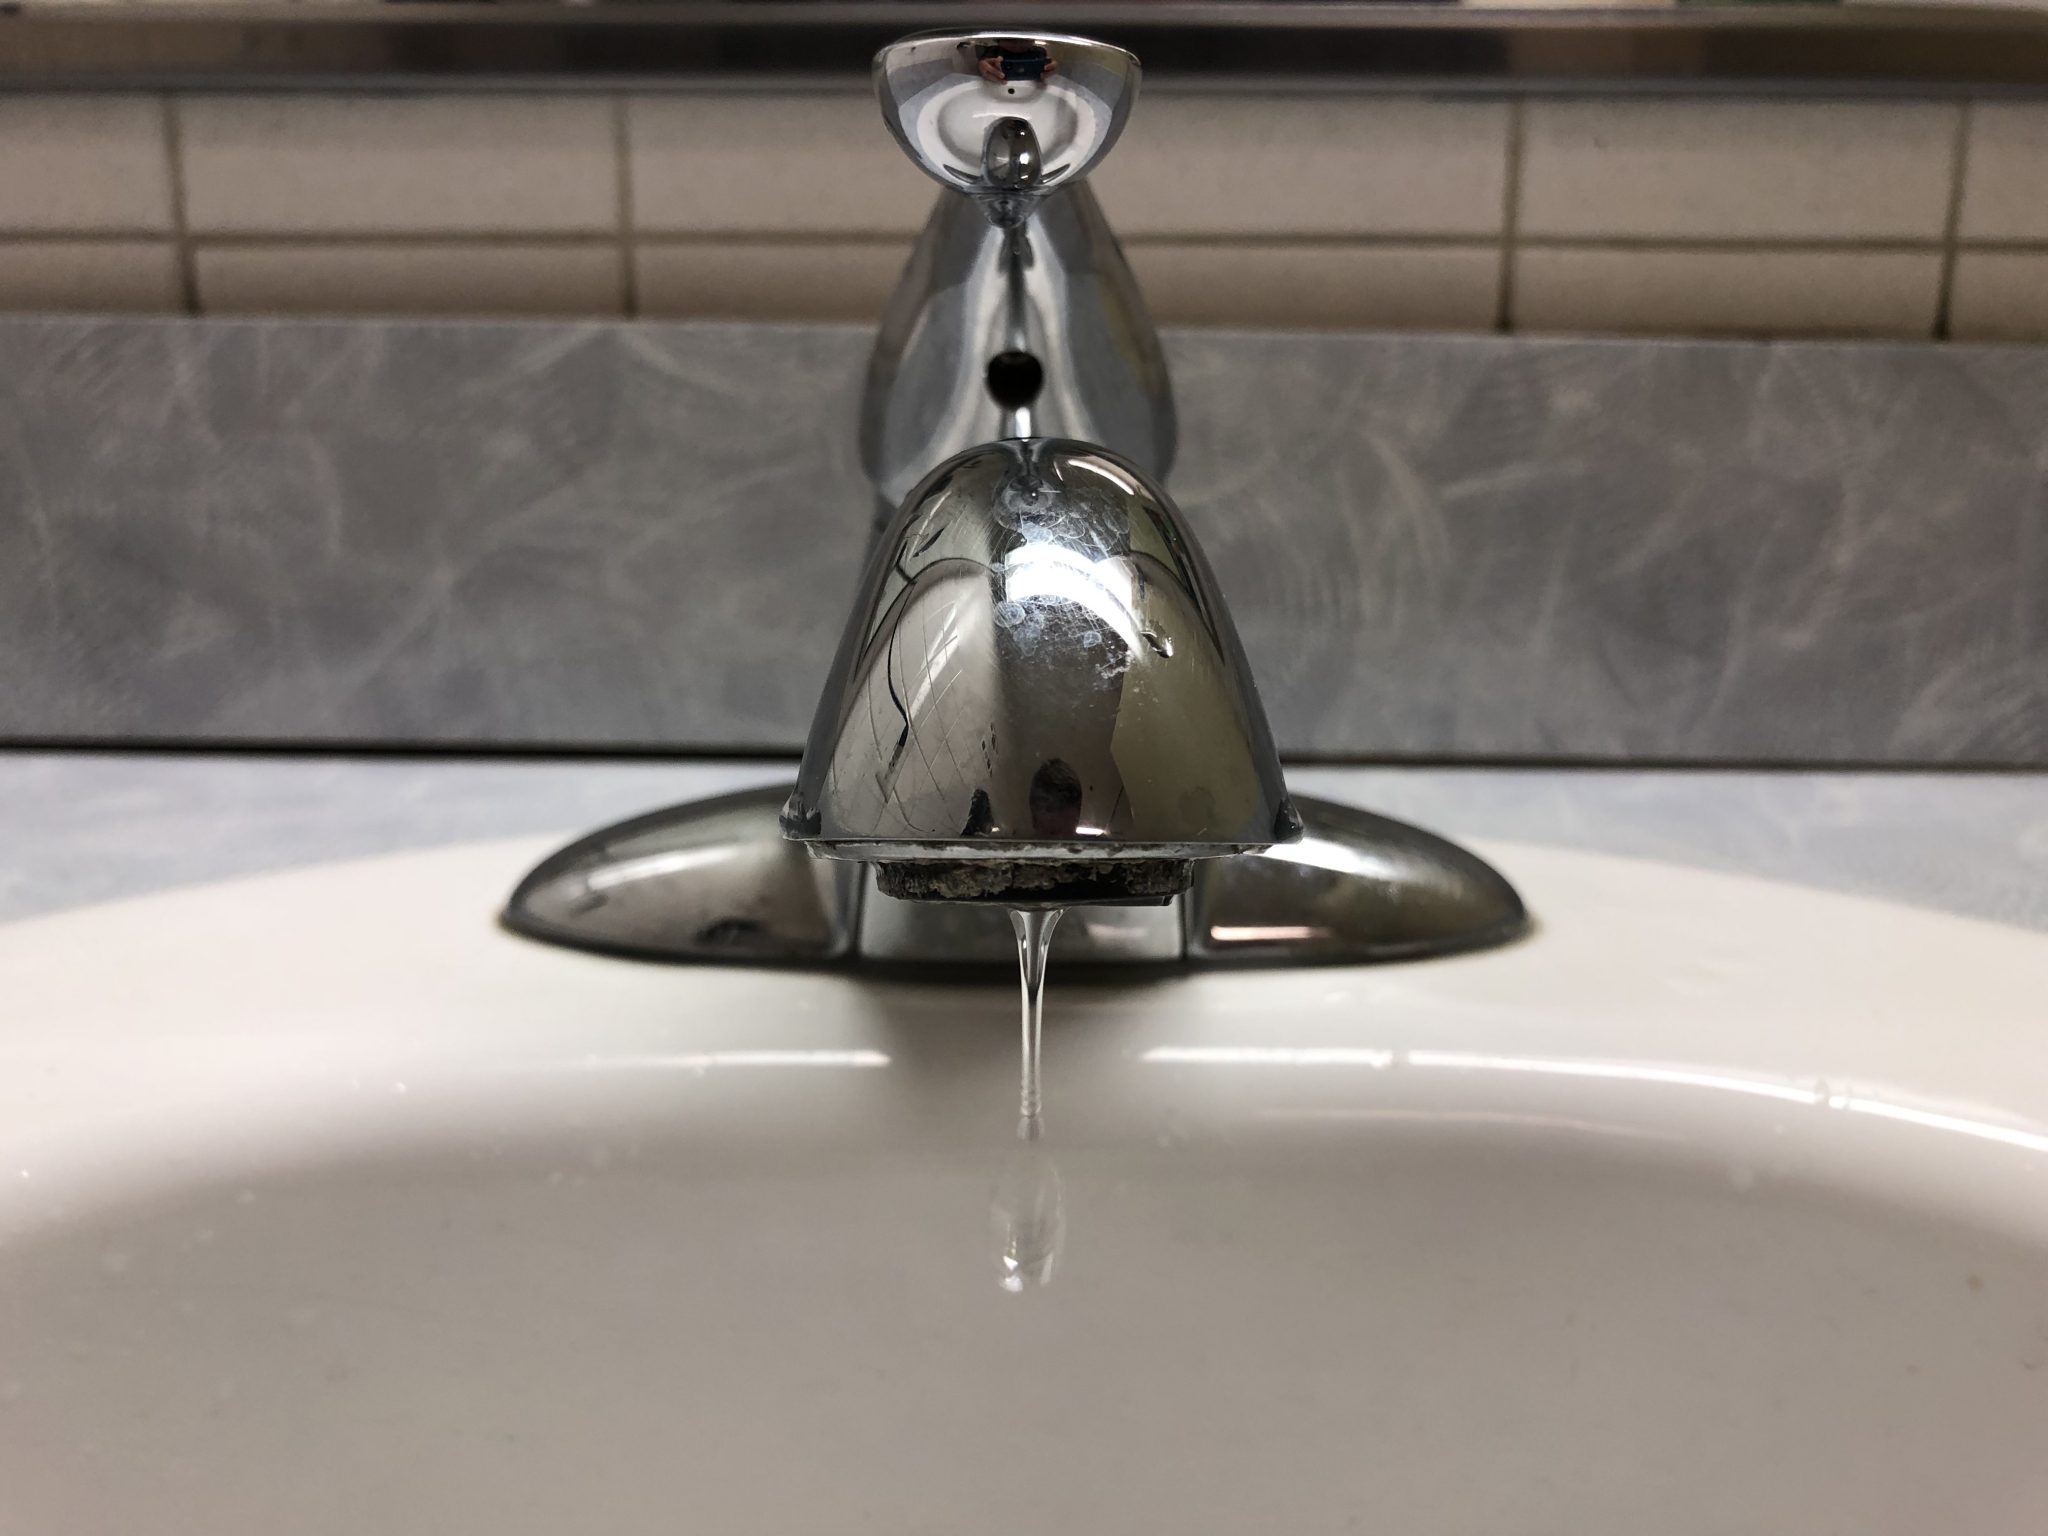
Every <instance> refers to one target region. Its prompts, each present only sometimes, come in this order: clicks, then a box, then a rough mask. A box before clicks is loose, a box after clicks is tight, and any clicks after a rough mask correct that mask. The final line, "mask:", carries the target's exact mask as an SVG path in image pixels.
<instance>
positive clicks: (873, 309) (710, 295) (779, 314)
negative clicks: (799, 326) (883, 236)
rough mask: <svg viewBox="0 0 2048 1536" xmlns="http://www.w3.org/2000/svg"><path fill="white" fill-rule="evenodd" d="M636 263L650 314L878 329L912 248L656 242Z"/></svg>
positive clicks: (643, 248)
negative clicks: (843, 324) (855, 323)
mask: <svg viewBox="0 0 2048 1536" xmlns="http://www.w3.org/2000/svg"><path fill="white" fill-rule="evenodd" d="M633 259H634V275H635V284H636V287H637V289H638V292H639V301H640V313H642V314H644V315H660V316H666V317H677V318H684V317H686V318H690V319H710V320H848V321H859V322H865V323H867V324H873V323H875V322H876V321H878V320H880V319H881V316H882V306H883V304H884V303H886V302H887V300H888V297H889V294H890V292H891V290H893V289H894V288H895V286H896V280H897V278H898V277H900V276H901V275H902V273H903V266H904V263H905V262H906V261H908V260H909V259H910V242H909V240H908V239H903V240H817V241H808V240H807V241H766V240H730V241H728V240H715V241H697V240H688V241H675V242H670V241H657V242H649V243H644V244H642V245H640V246H639V247H638V248H637V249H636V250H635V251H634V257H633Z"/></svg>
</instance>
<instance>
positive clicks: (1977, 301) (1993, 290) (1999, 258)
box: [1948, 250, 2048, 341]
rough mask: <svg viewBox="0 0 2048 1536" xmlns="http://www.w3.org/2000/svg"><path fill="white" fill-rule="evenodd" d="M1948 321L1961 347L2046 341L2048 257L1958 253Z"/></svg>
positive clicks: (2035, 253)
mask: <svg viewBox="0 0 2048 1536" xmlns="http://www.w3.org/2000/svg"><path fill="white" fill-rule="evenodd" d="M1948 318H1949V334H1950V335H1951V336H1953V337H1955V339H1956V340H1958V341H2048V252H2042V251H1970V250H1965V251H1961V252H1959V253H1958V254H1957V256H1956V275H1955V292H1954V293H1953V294H1952V295H1951V296H1950V299H1949V317H1948Z"/></svg>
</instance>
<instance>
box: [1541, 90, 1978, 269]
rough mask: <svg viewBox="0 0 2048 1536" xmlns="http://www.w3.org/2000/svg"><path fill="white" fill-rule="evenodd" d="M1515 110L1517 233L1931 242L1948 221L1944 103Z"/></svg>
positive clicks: (1950, 129)
mask: <svg viewBox="0 0 2048 1536" xmlns="http://www.w3.org/2000/svg"><path fill="white" fill-rule="evenodd" d="M1524 111H1525V114H1526V116H1525V118H1524V124H1523V138H1522V177H1521V180H1522V186H1521V205H1520V210H1519V217H1518V227H1519V229H1520V232H1521V233H1522V234H1524V235H1534V236H1581V237H1583V236H1620V237H1634V238H1642V239H1702V240H1704V239H1811V240H1849V239H1901V240H1904V239H1925V240H1938V239H1939V238H1941V236H1942V233H1943V231H1944V228H1945V226H1946V223H1947V216H1948V204H1949V183H1950V177H1951V174H1952V172H1953V168H1954V154H1955V134H1956V127H1957V114H1958V113H1959V111H1960V108H1958V107H1956V106H1954V105H1952V104H1947V103H1939V102H1875V101H1773V100H1756V99H1752V100H1714V101H1704V100H1697V99H1687V98H1676V99H1673V98H1641V99H1631V100H1598V101H1531V102H1530V103H1528V105H1527V106H1526V107H1525V108H1524Z"/></svg>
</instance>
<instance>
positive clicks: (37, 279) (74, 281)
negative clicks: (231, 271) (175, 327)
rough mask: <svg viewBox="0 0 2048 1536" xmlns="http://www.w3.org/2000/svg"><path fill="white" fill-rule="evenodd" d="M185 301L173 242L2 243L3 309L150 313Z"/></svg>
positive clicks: (0, 305)
mask: <svg viewBox="0 0 2048 1536" xmlns="http://www.w3.org/2000/svg"><path fill="white" fill-rule="evenodd" d="M183 302H184V300H183V295H182V294H181V292H180V283H179V277H178V252H177V247H176V246H174V245H173V244H172V243H171V242H170V241H168V240H93V241H83V240H34V241H18V242H13V243H9V242H6V241H0V309H4V310H45V309H59V310H70V311H73V312H79V313H109V314H111V313H117V312H123V311H140V312H142V313H145V314H148V313H154V312H161V311H163V310H168V309H179V308H182V307H183Z"/></svg>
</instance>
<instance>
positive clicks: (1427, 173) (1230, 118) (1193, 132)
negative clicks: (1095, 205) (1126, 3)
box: [1090, 94, 1508, 236]
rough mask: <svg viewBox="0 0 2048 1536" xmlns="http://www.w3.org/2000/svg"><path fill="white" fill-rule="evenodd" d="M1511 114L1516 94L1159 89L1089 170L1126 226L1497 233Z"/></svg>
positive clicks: (1129, 230) (1181, 231) (1176, 230)
mask: <svg viewBox="0 0 2048 1536" xmlns="http://www.w3.org/2000/svg"><path fill="white" fill-rule="evenodd" d="M1507 124H1508V108H1507V106H1506V104H1505V103H1503V102H1482V101H1425V100H1417V99H1409V98H1403V97H1361V96H1339V95H1321V94H1313V95H1287V96H1262V95H1250V96H1239V95H1182V96H1176V95H1170V94H1155V95H1147V96H1142V97H1141V98H1140V100H1139V102H1138V105H1137V107H1136V109H1135V110H1134V111H1133V112H1132V114H1131V120H1130V123H1129V126H1127V127H1126V128H1125V130H1124V134H1123V137H1122V138H1121V139H1119V140H1118V141H1117V145H1116V147H1115V148H1114V149H1112V150H1111V151H1110V154H1109V158H1108V159H1107V160H1105V161H1104V162H1103V163H1102V165H1101V167H1100V169H1098V170H1097V171H1096V172H1095V173H1094V175H1093V176H1092V177H1091V178H1090V179H1091V181H1092V183H1093V185H1094V187H1095V190H1096V193H1097V195H1098V196H1099V197H1100V198H1101V199H1102V204H1103V207H1104V209H1105V210H1107V212H1108V214H1109V220H1110V223H1111V225H1112V226H1114V228H1115V229H1116V231H1117V233H1118V234H1120V235H1144V234H1161V235H1192V236H1199V235H1211V234H1218V235H1290V234H1306V235H1347V234H1357V235H1366V234H1419V235H1473V236H1484V235H1487V234H1492V233H1496V232H1498V231H1499V229H1500V227H1501V223H1502V219H1503V216H1504V215H1503V209H1504V202H1505V196H1504V193H1505V187H1506V181H1507Z"/></svg>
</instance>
